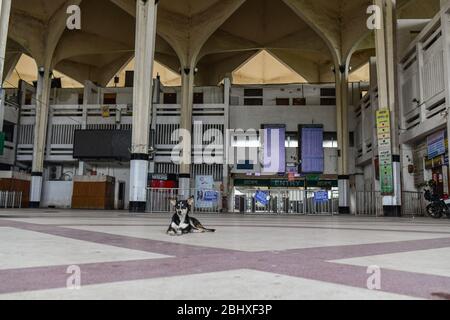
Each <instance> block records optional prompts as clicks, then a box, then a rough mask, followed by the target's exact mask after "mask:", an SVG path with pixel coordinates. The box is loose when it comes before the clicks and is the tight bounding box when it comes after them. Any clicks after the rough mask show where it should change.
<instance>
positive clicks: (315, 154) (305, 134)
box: [300, 126, 324, 173]
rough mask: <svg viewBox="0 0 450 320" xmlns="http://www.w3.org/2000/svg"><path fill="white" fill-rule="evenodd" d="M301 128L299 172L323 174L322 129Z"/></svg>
mask: <svg viewBox="0 0 450 320" xmlns="http://www.w3.org/2000/svg"><path fill="white" fill-rule="evenodd" d="M300 128H301V139H300V140H301V157H300V158H301V161H302V162H301V169H302V170H301V172H302V173H323V171H324V151H323V127H321V126H311V127H308V126H303V127H300Z"/></svg>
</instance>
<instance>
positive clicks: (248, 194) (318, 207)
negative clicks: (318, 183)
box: [233, 189, 339, 215]
mask: <svg viewBox="0 0 450 320" xmlns="http://www.w3.org/2000/svg"><path fill="white" fill-rule="evenodd" d="M256 192H257V190H255V189H247V190H243V189H240V190H239V194H238V195H235V196H234V199H233V202H234V203H233V212H236V213H243V214H292V215H334V214H337V213H338V211H339V193H338V192H337V191H328V199H326V200H322V201H317V199H316V197H315V196H316V192H315V191H310V190H293V189H292V190H290V189H273V190H264V191H263V192H265V193H266V194H267V199H268V200H267V203H266V204H262V203H261V202H259V201H257V200H256Z"/></svg>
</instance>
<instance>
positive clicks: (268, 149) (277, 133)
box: [263, 126, 286, 173]
mask: <svg viewBox="0 0 450 320" xmlns="http://www.w3.org/2000/svg"><path fill="white" fill-rule="evenodd" d="M263 131H264V163H263V172H264V173H285V172H286V128H279V127H270V126H266V127H265V128H264V129H263Z"/></svg>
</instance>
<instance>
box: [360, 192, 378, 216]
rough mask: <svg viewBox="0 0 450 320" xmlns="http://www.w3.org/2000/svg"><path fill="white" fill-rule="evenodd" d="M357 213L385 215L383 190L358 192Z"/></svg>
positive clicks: (362, 214)
mask: <svg viewBox="0 0 450 320" xmlns="http://www.w3.org/2000/svg"><path fill="white" fill-rule="evenodd" d="M356 215H357V216H373V217H380V216H383V197H382V195H381V192H373V191H358V192H356Z"/></svg>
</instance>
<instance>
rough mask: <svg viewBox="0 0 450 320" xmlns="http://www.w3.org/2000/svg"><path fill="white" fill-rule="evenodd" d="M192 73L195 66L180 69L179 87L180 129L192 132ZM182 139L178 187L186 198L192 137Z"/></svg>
mask: <svg viewBox="0 0 450 320" xmlns="http://www.w3.org/2000/svg"><path fill="white" fill-rule="evenodd" d="M194 73H195V67H192V66H190V67H186V68H184V69H183V70H182V84H181V86H182V88H181V122H180V129H181V130H183V131H184V132H189V133H191V132H192V108H193V100H194ZM188 138H189V139H185V140H183V141H182V146H183V154H182V157H181V163H180V174H179V186H178V187H179V188H180V189H181V190H180V197H181V198H182V199H187V198H189V196H190V188H191V163H192V138H191V137H188Z"/></svg>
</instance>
